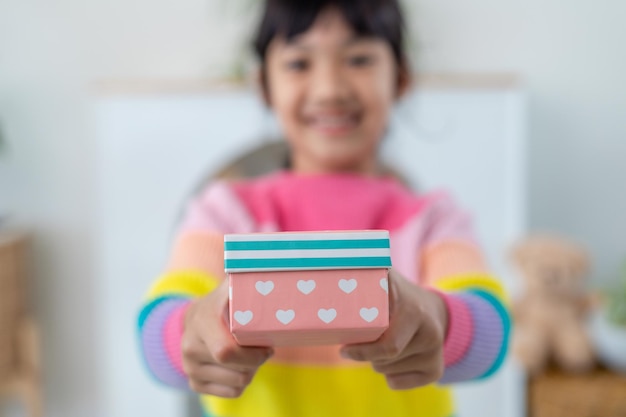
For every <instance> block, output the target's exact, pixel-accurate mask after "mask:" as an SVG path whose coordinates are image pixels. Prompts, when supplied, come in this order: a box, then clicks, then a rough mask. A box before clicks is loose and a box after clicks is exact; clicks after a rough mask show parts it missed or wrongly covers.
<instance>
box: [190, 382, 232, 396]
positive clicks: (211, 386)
mask: <svg viewBox="0 0 626 417" xmlns="http://www.w3.org/2000/svg"><path fill="white" fill-rule="evenodd" d="M189 388H191V389H192V390H193V391H195V392H197V393H198V394H205V395H215V396H217V397H223V398H237V397H239V396H240V395H241V393H242V392H243V389H241V388H234V387H229V386H227V385H221V384H216V383H212V382H209V383H201V382H197V381H194V380H189Z"/></svg>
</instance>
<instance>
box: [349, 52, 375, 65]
mask: <svg viewBox="0 0 626 417" xmlns="http://www.w3.org/2000/svg"><path fill="white" fill-rule="evenodd" d="M373 62H374V58H373V57H372V56H370V55H354V56H351V57H350V58H348V64H349V65H350V66H353V67H365V66H368V65H371V64H372V63H373Z"/></svg>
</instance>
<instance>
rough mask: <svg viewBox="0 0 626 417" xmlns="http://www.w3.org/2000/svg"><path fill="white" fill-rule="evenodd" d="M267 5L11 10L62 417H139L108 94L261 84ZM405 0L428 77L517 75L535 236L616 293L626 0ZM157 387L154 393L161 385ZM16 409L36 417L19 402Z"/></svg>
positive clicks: (622, 243) (0, 95)
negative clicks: (114, 238)
mask: <svg viewBox="0 0 626 417" xmlns="http://www.w3.org/2000/svg"><path fill="white" fill-rule="evenodd" d="M251 3H252V7H250V4H251ZM253 3H254V2H251V1H240V2H230V1H225V0H222V1H218V0H178V1H176V2H171V1H163V0H152V1H150V2H148V1H145V0H107V1H102V0H101V1H96V0H93V1H78V0H57V1H53V2H50V1H42V0H0V137H1V139H0V218H2V219H7V220H5V223H4V224H5V227H6V225H7V224H9V223H10V224H11V225H14V224H18V225H20V228H22V229H26V230H28V231H29V232H30V235H31V238H32V246H31V247H32V250H31V251H30V252H29V253H30V255H29V257H28V258H29V260H28V270H29V273H28V275H29V281H30V295H29V298H30V304H31V305H32V307H33V309H34V316H35V317H36V320H37V321H38V323H39V327H40V329H41V340H42V342H41V346H42V364H43V365H42V366H43V387H44V395H45V410H46V414H45V415H46V416H51V417H57V416H59V417H61V416H62V417H74V416H76V417H79V416H80V417H82V416H86V415H90V416H103V417H104V416H107V417H108V416H115V417H126V415H122V414H119V413H113V414H110V413H109V412H107V411H106V410H107V407H108V405H107V404H109V403H111V402H115V401H117V400H116V399H115V398H113V396H114V395H116V394H115V390H114V389H112V388H111V386H112V385H115V383H116V382H115V380H114V379H112V378H114V377H113V376H111V375H112V374H111V373H110V372H108V371H107V369H108V368H109V367H115V366H116V358H110V357H109V356H110V355H108V354H107V346H109V345H113V344H114V343H115V342H114V340H112V338H113V337H114V335H115V334H116V333H115V332H116V329H115V328H114V327H113V328H112V326H113V325H112V324H111V323H107V315H106V312H107V311H109V310H108V309H109V308H111V307H108V306H107V307H102V306H101V304H102V303H111V302H113V301H114V300H116V299H117V298H116V297H117V296H119V298H120V299H122V300H124V299H126V300H127V302H128V303H132V302H134V301H133V300H134V297H135V294H134V293H131V294H130V295H129V294H128V293H126V294H125V293H124V288H118V289H117V290H116V289H114V288H111V287H109V286H107V283H106V282H104V279H105V278H103V277H105V276H106V274H103V273H102V268H106V266H103V265H102V264H101V250H103V249H102V247H103V240H106V238H103V237H102V236H103V235H102V233H101V232H102V225H103V223H102V213H103V207H111V206H110V205H111V204H112V203H111V202H110V201H106V196H105V195H104V194H103V192H101V188H100V187H101V186H102V184H103V182H102V180H101V178H100V177H101V176H102V175H107V173H108V172H109V171H107V169H109V168H110V167H107V166H103V165H102V163H103V162H104V163H107V162H109V161H110V159H106V158H102V156H101V155H100V154H99V152H100V149H102V146H104V147H105V148H106V146H107V145H106V143H103V139H102V138H106V137H109V136H107V135H110V134H111V133H110V131H107V132H105V133H103V132H102V131H101V130H100V129H101V126H102V125H101V123H100V122H101V119H102V112H103V111H104V112H105V113H106V114H110V108H109V110H107V108H106V103H105V107H104V110H103V107H102V106H103V104H102V103H103V100H104V101H106V100H111V97H114V98H115V97H117V98H119V97H128V96H133V95H137V94H139V95H140V96H141V97H143V98H146V97H157V98H158V97H162V95H166V96H168V97H178V98H180V97H182V96H184V95H189V94H191V95H192V96H194V97H203V96H205V95H210V94H214V93H213V92H214V91H224V90H223V89H216V90H214V89H213V87H212V86H214V85H216V84H220V85H221V84H224V83H227V84H229V85H232V82H233V81H236V80H241V79H242V78H243V79H244V80H245V79H246V74H247V72H246V71H247V70H248V69H249V68H250V66H251V64H250V62H249V60H248V58H247V57H246V55H245V54H243V53H242V51H243V50H244V47H245V41H246V39H247V36H248V35H249V33H248V32H247V31H248V30H249V28H250V22H253V21H254V18H255V15H254V9H255V7H254V5H253ZM405 4H406V8H407V11H408V12H409V14H408V19H407V21H408V25H409V29H410V30H411V32H412V34H413V37H414V40H413V42H412V50H411V52H412V54H413V55H414V57H413V58H414V61H415V66H416V68H415V70H416V72H417V73H420V74H428V76H426V75H425V77H424V79H433V74H434V75H435V77H434V78H435V79H439V78H437V77H436V76H437V75H441V74H444V75H447V77H448V78H446V77H443V78H444V79H453V80H457V81H456V82H452V83H451V86H450V87H449V89H450V91H453V92H454V88H456V87H458V86H459V85H461V86H465V87H463V88H466V87H467V85H468V83H469V85H472V90H473V91H476V90H480V89H481V88H487V89H488V90H490V91H491V90H493V89H494V86H499V87H498V88H501V85H500V84H502V82H501V80H508V81H506V83H505V84H506V86H505V87H506V88H505V90H507V91H509V92H510V91H513V90H514V92H515V94H519V95H520V96H523V97H524V100H523V103H524V109H523V111H521V112H520V114H519V115H518V116H519V120H521V121H523V125H520V126H517V127H516V129H518V130H519V132H520V133H519V137H523V139H524V143H523V146H521V147H520V148H519V150H520V151H522V150H524V149H525V152H524V155H520V159H519V160H518V162H519V163H523V167H522V168H521V169H520V171H519V172H520V173H523V175H524V178H523V181H519V182H518V185H520V187H522V188H520V189H519V190H517V194H516V195H519V196H521V197H519V199H518V201H519V203H520V204H523V207H520V208H519V210H520V212H519V213H523V215H522V214H520V216H521V217H520V219H521V220H520V223H519V226H520V227H523V228H524V231H531V230H539V231H550V232H554V233H558V234H560V235H562V236H566V237H567V238H568V239H571V240H573V241H575V242H578V243H579V244H581V245H582V246H584V247H585V248H586V249H587V250H588V251H589V256H590V259H591V261H592V265H593V269H592V272H591V274H590V277H591V281H590V284H589V286H590V287H591V288H604V287H606V286H608V285H610V284H612V283H613V282H614V281H615V280H616V279H618V276H619V274H620V267H621V265H622V264H623V262H624V260H625V259H626V220H624V213H626V192H625V190H626V188H625V185H624V180H625V179H626V140H625V139H626V122H625V120H624V114H626V83H624V82H623V80H622V78H623V75H624V74H626V54H624V52H623V45H622V43H623V40H624V39H626V26H625V25H624V24H623V22H624V20H625V19H626V3H625V2H623V1H619V0H600V1H595V2H589V1H582V0H569V1H565V0H553V1H550V2H546V1H539V0H525V1H520V0H505V1H503V0H497V1H496V0H475V1H472V2H464V1H458V0H406V1H405ZM250 10H252V11H250ZM503 74H506V76H503ZM428 77H430V78H428ZM450 77H451V78H450ZM459 79H460V80H470V81H468V82H466V81H463V82H461V83H459V82H458V80H459ZM471 80H474V81H473V82H472V81H471ZM476 80H478V81H476ZM485 80H487V81H485ZM489 80H491V81H489ZM511 80H513V81H511ZM514 80H517V81H514ZM419 82H420V79H419V78H418V89H419ZM443 83H444V84H445V81H444V82H443ZM472 83H473V84H472ZM455 86H456V87H455ZM216 88H217V87H216ZM229 88H234V87H229ZM237 88H240V87H236V88H234V89H235V90H236V91H239V90H237ZM437 88H441V82H439V84H438V87H437ZM445 88H448V87H445ZM244 90H245V88H244V87H241V91H244ZM227 91H231V90H228V89H227ZM220 94H221V93H220ZM118 110H119V109H118ZM116 111H117V110H116ZM107 112H108V113H107ZM107 117H108V116H107ZM516 117H517V116H516ZM105 119H106V120H110V119H107V118H106V117H105ZM263 120H264V119H263V118H261V119H260V121H259V126H261V127H260V128H259V129H261V130H263V129H265V130H263V133H266V132H267V130H266V126H265V125H263V123H264V121H263ZM145 122H146V123H150V119H148V120H146V121H145ZM174 149H175V148H174ZM480 152H485V153H488V152H489V150H488V149H487V150H481V151H480ZM109 155H110V154H109ZM146 155H147V156H146V157H147V158H149V153H146ZM198 174H200V173H199V172H198ZM193 185H194V184H189V185H188V186H189V189H191V188H192V187H193ZM157 187H158V185H155V188H157ZM186 191H187V190H186V189H184V190H181V191H180V193H181V195H183V194H184V193H185V192H186ZM0 221H1V220H0ZM172 221H174V219H172ZM168 227H169V225H168ZM0 230H2V229H0ZM105 232H106V231H105ZM122 244H123V243H122ZM162 245H163V248H164V247H165V246H166V243H165V242H163V244H162ZM136 249H137V250H139V251H140V250H141V248H136ZM130 250H131V249H129V251H130ZM157 253H158V251H157ZM160 262H161V260H158V259H155V260H154V264H153V265H152V268H154V269H155V270H158V268H159V267H160V265H161V264H160ZM142 279H143V280H144V281H145V279H146V278H145V277H142ZM129 285H134V284H129ZM0 291H2V289H1V288H0ZM116 291H118V292H116ZM105 294H106V297H104V295H105ZM112 300H113V301H112ZM121 302H123V301H121ZM137 303H138V301H137ZM137 305H138V304H137ZM134 320H135V318H134V317H128V328H129V329H130V328H132V325H134ZM107 326H108V327H107ZM105 328H106V330H103V329H105ZM127 330H128V329H120V330H119V332H120V338H125V337H126V333H127ZM103 334H106V335H108V336H107V340H106V341H104V342H103V341H102V337H103V336H102V335H103ZM124 343H126V342H124ZM136 359H137V361H139V359H138V356H137V358H136ZM117 377H119V375H118V374H116V375H115V378H117ZM142 383H143V384H145V385H146V386H149V385H151V384H152V382H151V381H150V379H149V378H148V377H147V376H145V377H144V379H143V380H142ZM0 385H1V384H0ZM154 389H155V391H154V393H158V395H166V394H164V392H165V391H156V388H154ZM129 398H132V394H131V395H130V396H129ZM142 401H143V400H142ZM2 410H4V412H5V413H8V414H7V415H9V416H11V417H13V416H14V415H15V416H17V415H22V414H20V412H21V411H20V407H19V406H18V405H17V403H12V402H11V400H9V402H8V404H7V406H6V407H4V409H3V408H0V415H3V414H2V412H3V411H2ZM127 415H128V416H129V417H130V416H131V415H142V414H141V413H140V414H127ZM145 415H148V414H145ZM163 415H166V414H163ZM168 415H169V414H168ZM179 415H182V414H179ZM625 415H626V414H625Z"/></svg>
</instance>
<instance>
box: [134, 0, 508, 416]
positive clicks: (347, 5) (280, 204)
mask: <svg viewBox="0 0 626 417" xmlns="http://www.w3.org/2000/svg"><path fill="white" fill-rule="evenodd" d="M402 28H403V22H402V15H401V12H400V9H399V5H398V4H397V0H350V1H347V0H335V1H333V0H326V1H321V0H267V2H266V4H265V11H264V15H263V19H262V21H261V25H260V28H259V31H258V35H257V38H256V41H255V48H256V51H257V53H258V56H259V58H260V61H261V63H262V67H261V77H260V80H261V87H262V91H263V96H264V99H265V101H266V103H267V104H268V106H270V107H271V108H272V109H273V111H274V112H275V113H276V115H277V117H278V119H279V121H280V124H281V126H282V129H283V131H284V134H285V137H286V138H287V139H286V140H287V143H288V145H289V149H290V168H289V169H286V170H280V171H277V172H275V173H272V174H269V175H265V176H262V177H259V178H256V179H249V180H239V181H235V180H233V181H215V182H213V183H212V184H210V185H209V186H208V187H207V188H206V189H205V190H204V191H203V192H202V193H201V194H200V195H199V196H198V197H197V198H196V199H195V201H193V202H192V204H191V205H190V207H189V209H188V213H187V217H186V219H185V221H184V222H183V225H182V227H181V230H180V233H179V235H178V237H177V239H176V241H175V243H174V246H173V250H172V255H171V259H170V262H169V265H168V267H167V270H166V272H165V273H164V275H163V276H162V277H161V278H159V279H158V280H157V281H156V282H155V284H154V286H153V287H152V288H151V289H150V291H149V293H148V296H147V300H146V302H145V305H144V307H143V309H142V310H141V314H140V317H139V331H140V336H141V347H142V350H143V353H144V355H145V359H146V362H147V365H148V368H149V369H150V371H151V373H152V374H153V375H154V376H155V377H156V378H157V379H158V380H160V381H162V382H164V383H166V384H169V385H172V386H175V387H181V388H182V387H185V388H186V387H191V389H193V390H194V391H196V392H198V393H200V394H203V396H202V398H201V399H202V404H203V407H204V410H205V413H206V415H211V416H220V417H222V416H223V417H226V416H228V417H253V416H254V417H263V416H268V417H313V416H324V417H331V416H340V417H346V416H383V415H384V416H390V417H394V416H413V417H417V416H428V417H450V416H452V415H453V414H454V408H453V404H452V401H451V393H450V391H449V388H447V387H446V386H445V384H449V383H453V382H459V381H467V380H472V379H478V378H485V377H488V376H490V375H492V374H493V373H494V372H495V371H496V370H497V369H498V368H499V367H500V365H501V364H502V361H503V359H504V356H505V354H506V346H507V339H508V331H509V318H508V314H507V312H506V310H505V308H504V307H503V301H502V300H503V297H504V295H503V291H502V288H501V286H500V284H499V283H498V281H497V280H495V279H494V278H492V277H491V276H490V275H489V273H488V272H487V268H486V266H485V264H484V262H483V258H482V256H481V253H480V250H479V248H478V247H477V245H476V242H475V240H474V238H473V237H472V231H471V227H470V224H469V220H468V217H467V216H466V215H465V214H464V213H463V212H462V211H461V210H460V209H459V208H457V207H456V206H455V205H454V203H453V202H452V201H451V199H450V198H449V197H448V196H446V194H444V193H432V194H424V195H414V194H412V193H411V192H410V191H409V190H407V189H406V188H404V187H403V186H402V185H401V184H400V183H399V182H397V181H396V180H395V179H393V177H390V176H387V175H384V174H382V169H381V167H380V165H379V162H378V159H377V149H378V147H379V145H380V143H381V140H382V138H383V136H384V134H385V131H386V129H387V125H388V122H389V117H390V112H391V110H392V107H393V105H394V102H395V101H396V100H397V99H398V98H400V97H401V96H402V95H403V94H404V93H405V92H406V91H407V89H408V88H409V84H410V70H409V67H408V64H407V59H406V57H405V55H404V52H403V34H402ZM361 229H384V230H389V231H390V236H391V250H392V260H393V265H394V268H393V270H392V271H391V272H390V277H389V283H390V291H389V292H390V326H389V328H388V330H387V331H386V332H385V333H384V334H383V335H382V336H381V337H380V338H379V339H378V340H376V341H374V342H372V343H364V344H359V345H350V346H322V347H292V348H274V349H272V348H265V347H241V346H238V345H237V343H236V342H235V341H234V340H233V338H232V336H231V334H230V333H229V330H228V323H227V320H228V319H227V310H228V287H227V282H226V280H224V264H223V235H224V233H248V232H274V231H310V230H361Z"/></svg>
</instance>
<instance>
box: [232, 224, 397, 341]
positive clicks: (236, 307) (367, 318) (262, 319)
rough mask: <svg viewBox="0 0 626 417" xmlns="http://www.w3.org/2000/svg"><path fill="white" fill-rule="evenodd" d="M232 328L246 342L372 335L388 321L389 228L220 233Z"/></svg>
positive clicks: (363, 338)
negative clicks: (228, 287) (380, 229)
mask: <svg viewBox="0 0 626 417" xmlns="http://www.w3.org/2000/svg"><path fill="white" fill-rule="evenodd" d="M224 264H225V270H226V272H227V273H228V276H229V285H230V293H229V307H230V330H231V332H232V334H233V336H234V337H235V339H236V340H237V342H238V343H239V344H240V345H244V346H294V345H325V344H348V343H362V342H369V341H374V340H376V339H377V338H378V337H380V335H381V334H382V333H383V332H384V331H385V329H387V327H388V326H389V296H388V292H389V291H388V281H387V279H388V278H387V277H388V272H389V268H390V267H391V256H390V249H389V232H387V231H378V230H374V231H345V232H344V231H342V232H306V233H305V232H285V233H252V234H230V235H225V236H224Z"/></svg>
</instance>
